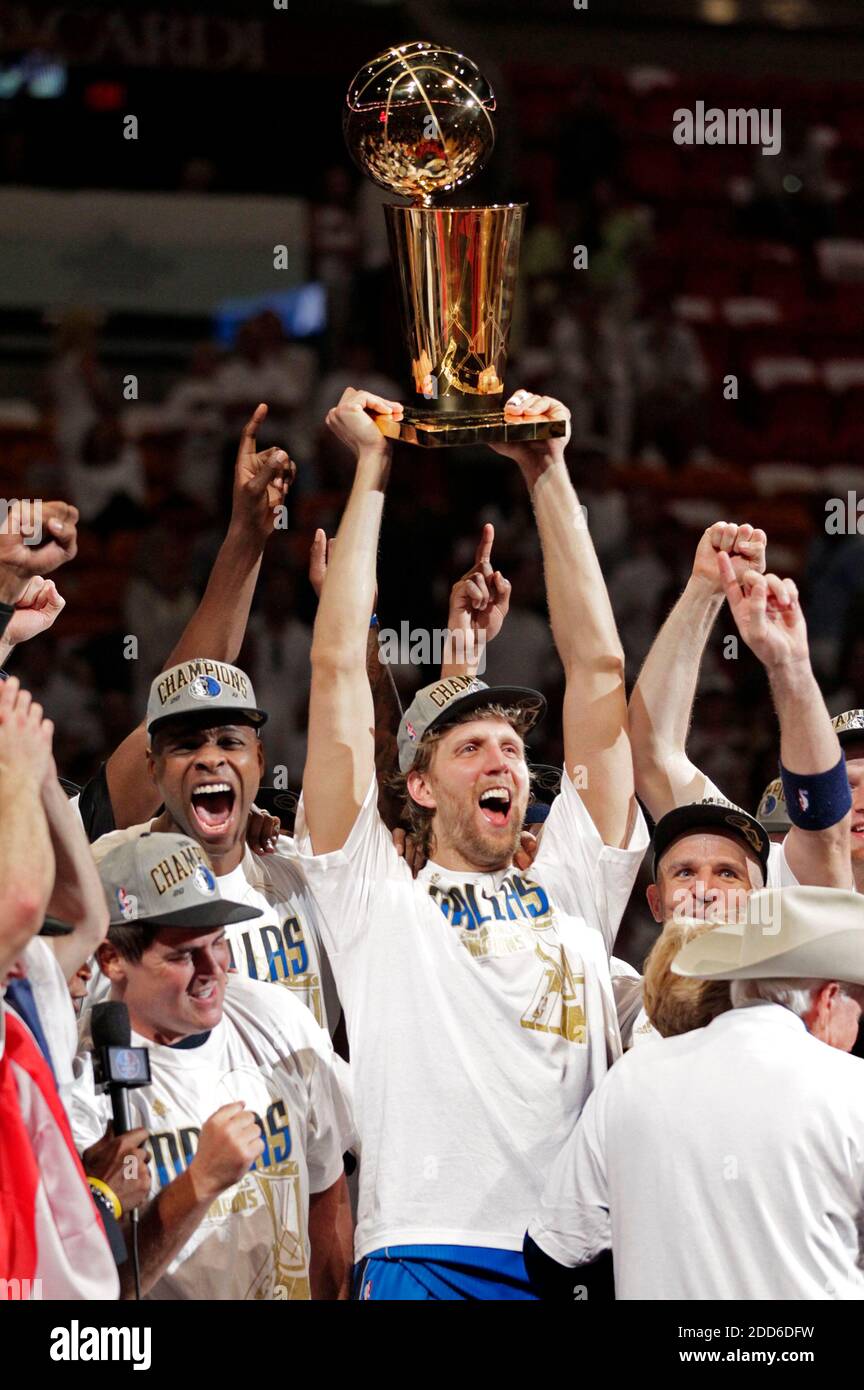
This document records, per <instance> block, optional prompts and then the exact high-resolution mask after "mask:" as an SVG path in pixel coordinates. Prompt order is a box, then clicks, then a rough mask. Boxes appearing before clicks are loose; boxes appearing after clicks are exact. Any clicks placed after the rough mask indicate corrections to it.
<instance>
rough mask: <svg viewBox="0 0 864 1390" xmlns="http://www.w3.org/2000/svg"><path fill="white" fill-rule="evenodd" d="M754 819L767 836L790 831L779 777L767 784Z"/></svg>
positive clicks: (781, 780)
mask: <svg viewBox="0 0 864 1390" xmlns="http://www.w3.org/2000/svg"><path fill="white" fill-rule="evenodd" d="M756 819H757V820H758V821H759V823H760V825H761V826H762V827H763V829H765V830H767V831H768V834H769V835H779V834H780V833H781V832H785V831H787V830H791V829H792V822H791V820H790V819H789V811H788V808H787V806H786V796H785V793H784V791H783V779H782V778H781V777H775V778H774V781H773V782H769V783H768V785H767V787H766V788H765V790H764V792H763V793H762V800H761V801H760V802H759V806H758V808H757V811H756Z"/></svg>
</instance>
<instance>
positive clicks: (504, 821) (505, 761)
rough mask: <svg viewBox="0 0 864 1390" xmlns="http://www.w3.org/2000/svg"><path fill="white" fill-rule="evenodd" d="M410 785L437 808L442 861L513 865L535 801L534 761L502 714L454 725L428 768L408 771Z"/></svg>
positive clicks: (476, 866)
mask: <svg viewBox="0 0 864 1390" xmlns="http://www.w3.org/2000/svg"><path fill="white" fill-rule="evenodd" d="M407 781H408V790H409V793H410V795H411V796H412V797H413V799H414V800H415V801H416V802H418V803H419V804H420V805H421V806H425V807H428V808H430V809H432V810H433V811H434V816H433V820H432V832H433V835H434V837H435V847H434V858H435V862H436V863H438V864H441V865H443V866H444V867H445V868H454V869H466V870H467V871H468V872H477V871H478V870H480V871H486V872H488V871H489V870H492V869H501V868H506V867H507V865H509V864H510V863H511V861H512V859H513V855H514V853H515V851H516V847H517V845H518V843H519V834H520V831H521V829H522V822H523V820H524V817H525V807H526V806H527V804H528V789H529V777H528V765H527V763H526V761H525V745H524V743H523V741H522V738H521V737H520V735H519V734H518V733H517V732H516V730H515V729H514V728H513V725H512V724H510V723H508V721H507V720H506V719H501V718H499V717H498V716H496V715H490V716H487V717H485V718H477V719H470V720H467V721H465V722H464V723H461V724H455V725H454V726H453V727H452V728H450V729H447V730H446V731H445V732H444V733H443V734H442V735H441V737H440V739H439V740H438V742H437V743H436V745H435V747H434V750H433V753H432V758H431V761H430V764H429V767H428V769H427V770H426V771H425V772H418V771H416V770H412V771H411V772H409V774H408V778H407Z"/></svg>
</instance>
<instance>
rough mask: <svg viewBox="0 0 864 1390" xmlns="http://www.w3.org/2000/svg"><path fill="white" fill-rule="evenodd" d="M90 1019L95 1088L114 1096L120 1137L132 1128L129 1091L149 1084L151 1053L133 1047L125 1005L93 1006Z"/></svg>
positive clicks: (112, 1104)
mask: <svg viewBox="0 0 864 1390" xmlns="http://www.w3.org/2000/svg"><path fill="white" fill-rule="evenodd" d="M91 1018H92V1022H91V1029H92V1034H93V1075H94V1079H95V1081H96V1085H97V1086H98V1087H100V1088H101V1089H103V1090H107V1092H108V1094H109V1096H110V1097H111V1111H112V1114H113V1117H114V1133H115V1134H116V1135H117V1136H118V1137H119V1135H121V1134H128V1132H129V1130H130V1129H131V1128H132V1123H131V1119H130V1116H129V1095H128V1092H129V1091H130V1090H134V1089H135V1088H136V1087H137V1086H149V1084H150V1052H149V1048H146V1047H132V1046H131V1038H132V1030H131V1028H130V1026H129V1010H128V1009H127V1007H126V1005H125V1004H121V1003H119V1002H116V1001H113V1000H111V1001H108V1002H107V1003H105V1004H94V1006H93V1012H92V1016H91Z"/></svg>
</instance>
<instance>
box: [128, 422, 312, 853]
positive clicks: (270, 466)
mask: <svg viewBox="0 0 864 1390" xmlns="http://www.w3.org/2000/svg"><path fill="white" fill-rule="evenodd" d="M266 415H267V407H266V405H263V404H262V405H259V406H258V408H257V409H256V410H255V412H254V413H253V415H252V416H251V418H250V419H249V420H248V421H247V423H246V425H245V427H244V429H243V433H242V435H241V436H240V445H239V448H238V450H237V462H236V464H235V467H234V492H233V499H232V504H231V521H230V523H229V526H228V531H227V533H226V536H225V539H224V541H223V542H222V545H221V547H220V549H219V553H218V555H217V556H216V559H215V561H214V562H213V569H212V570H211V572H210V579H209V581H208V584H207V588H206V589H205V591H204V594H203V597H202V599H201V602H200V603H199V605H198V607H197V608H196V610H195V612H194V613H193V614H192V617H191V618H190V619H189V622H188V623H187V624H186V627H185V628H184V630H183V633H182V634H181V636H180V639H179V641H178V642H177V645H176V646H175V647H174V649H173V650H172V651H171V652H170V653H169V655H168V657H167V659H166V661H165V664H164V666H163V667H162V669H163V671H165V670H168V668H169V667H171V666H177V665H178V664H179V663H180V662H181V661H188V660H190V659H191V658H193V657H196V656H206V657H210V658H211V659H212V660H214V661H227V662H234V661H236V660H237V657H238V655H239V653H240V648H241V646H242V645H243V638H244V636H245V634H246V624H247V622H248V620H249V609H250V607H251V605H252V598H253V595H254V593H255V585H256V583H257V582H258V572H259V570H260V568H261V558H262V556H263V554H264V547H265V545H266V544H267V541H268V540H269V538H270V536H271V535H272V534H273V531H274V530H275V529H276V521H277V519H278V518H277V514H276V510H275V509H276V508H277V507H279V506H281V505H283V504H284V502H285V499H286V497H287V495H288V490H289V488H290V487H291V484H292V482H293V481H294V476H295V473H296V468H295V466H294V464H293V463H292V461H291V460H290V459H289V458H288V455H287V454H286V453H285V451H284V450H283V449H277V448H272V449H265V450H263V452H261V453H259V452H258V451H257V450H256V448H255V434H256V431H257V429H258V428H259V427H260V425H261V424H262V423H263V421H264V419H265V418H266ZM146 747H147V736H146V731H145V728H144V724H143V723H141V724H139V725H138V727H137V728H135V729H133V731H132V733H131V734H130V735H129V736H128V738H126V739H124V740H123V742H122V743H121V744H120V746H119V747H118V748H116V749H115V750H114V752H113V753H112V754H111V757H110V758H109V759H108V762H107V765H106V769H105V770H106V775H107V779H108V791H109V793H110V796H111V806H112V809H113V811H114V820H115V822H116V824H117V827H118V828H119V829H122V828H123V827H124V826H127V825H137V824H138V823H139V822H141V821H143V820H147V819H149V817H150V816H153V815H155V814H156V811H157V809H158V805H159V803H158V798H154V793H153V786H152V784H151V783H150V780H149V778H147V777H144V776H142V769H143V767H144V761H145V750H146Z"/></svg>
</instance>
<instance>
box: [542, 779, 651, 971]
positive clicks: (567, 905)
mask: <svg viewBox="0 0 864 1390" xmlns="http://www.w3.org/2000/svg"><path fill="white" fill-rule="evenodd" d="M648 838H649V837H648V827H647V825H646V823H645V817H644V816H643V814H642V810H641V808H640V807H639V806H638V805H637V808H636V815H635V818H634V822H633V827H632V829H631V832H630V839H629V841H628V843H627V845H626V847H625V848H624V849H615V848H613V847H612V846H611V845H604V843H603V840H602V838H601V836H600V832H599V831H598V830H597V827H596V826H595V824H594V822H593V821H592V819H591V816H590V815H589V813H588V810H587V807H586V806H585V803H584V802H583V800H582V798H581V796H580V795H579V793H578V791H577V790H576V788H575V786H574V785H573V782H572V780H571V778H570V777H569V776H568V774H567V770H566V768H565V770H564V772H563V775H562V777H561V791H560V793H559V795H558V796H557V797H556V798H555V801H554V803H553V805H552V809H551V811H550V812H549V815H548V817H547V819H546V823H545V825H544V827H543V838H542V840H541V842H540V849H539V851H538V853H537V858H536V859H535V860H534V867H535V868H536V870H537V872H538V874H541V875H542V878H543V881H544V883H548V885H549V887H550V888H551V889H552V890H553V892H554V895H555V900H556V901H557V902H559V903H560V905H561V907H562V908H563V909H564V911H565V912H571V913H573V914H574V915H576V916H582V917H584V918H585V920H586V921H587V922H588V924H589V926H594V927H597V928H598V929H599V930H600V931H601V932H602V934H603V939H604V941H605V943H606V949H607V951H608V952H611V950H612V945H613V943H614V941H615V937H616V935H617V933H618V927H619V926H620V924H621V918H622V916H623V914H624V909H625V907H626V906H627V902H628V899H629V897H630V894H631V892H632V891H633V884H634V883H635V882H636V875H637V874H638V872H639V865H640V864H641V863H642V859H643V858H644V855H645V851H646V849H647V848H648Z"/></svg>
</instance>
